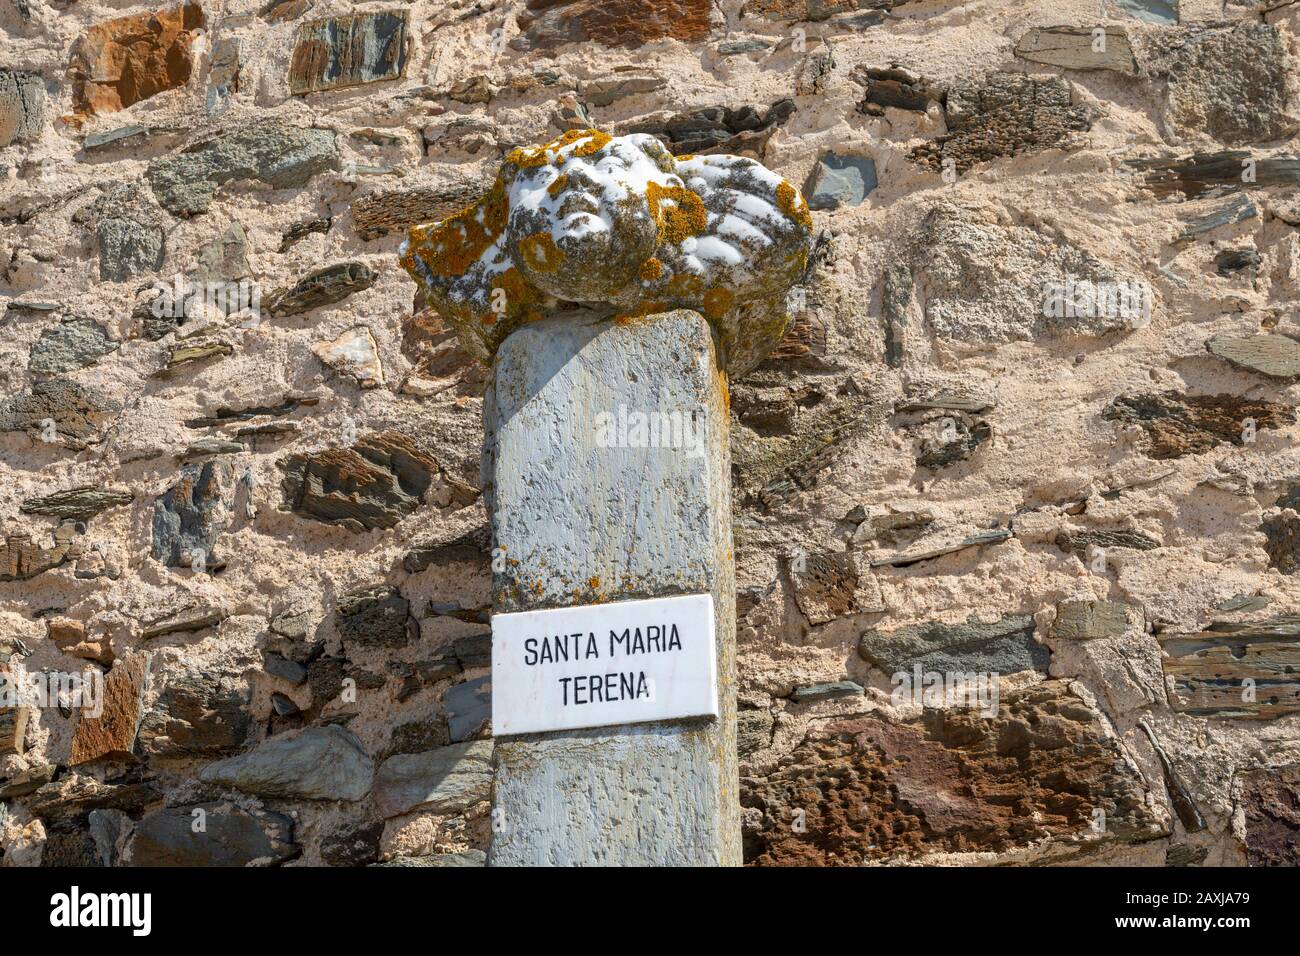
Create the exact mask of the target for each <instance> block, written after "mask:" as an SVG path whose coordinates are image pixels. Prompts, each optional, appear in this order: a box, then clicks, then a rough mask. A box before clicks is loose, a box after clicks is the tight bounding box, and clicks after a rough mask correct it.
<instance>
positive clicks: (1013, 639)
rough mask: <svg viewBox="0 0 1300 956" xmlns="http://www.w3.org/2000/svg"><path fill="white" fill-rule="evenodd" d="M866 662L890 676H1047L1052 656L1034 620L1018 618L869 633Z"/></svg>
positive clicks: (862, 648) (863, 647) (862, 647)
mask: <svg viewBox="0 0 1300 956" xmlns="http://www.w3.org/2000/svg"><path fill="white" fill-rule="evenodd" d="M858 654H859V655H860V656H861V657H862V659H863V660H865V661H867V662H868V663H869V664H871V665H872V666H874V667H878V668H879V669H880V670H882V671H884V672H885V673H886V674H896V673H900V672H902V673H908V674H911V673H912V671H913V668H914V667H915V666H916V665H918V664H919V665H920V666H921V669H922V670H923V671H940V672H948V673H951V672H954V671H961V672H964V673H969V672H971V671H975V672H977V673H986V674H987V673H991V674H1014V673H1016V672H1018V671H1026V670H1036V671H1041V672H1043V673H1046V672H1047V664H1048V660H1049V658H1050V657H1051V652H1050V651H1049V650H1048V649H1047V648H1046V647H1045V646H1043V645H1042V644H1039V643H1037V642H1036V641H1035V640H1034V619H1033V618H1032V617H1030V616H1029V615H1027V614H1026V615H1012V616H1010V617H1004V618H1003V619H1002V620H1000V621H995V622H993V623H991V624H980V623H977V622H974V621H969V620H968V621H967V622H966V623H965V624H940V623H937V622H928V623H925V624H914V625H912V626H910V627H904V628H900V629H898V630H896V631H877V630H871V631H866V632H865V633H864V634H863V635H862V638H861V640H860V641H859V642H858Z"/></svg>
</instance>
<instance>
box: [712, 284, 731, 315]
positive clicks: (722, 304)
mask: <svg viewBox="0 0 1300 956" xmlns="http://www.w3.org/2000/svg"><path fill="white" fill-rule="evenodd" d="M735 298H736V297H735V296H734V295H733V294H732V292H731V290H730V289H728V288H726V287H725V286H720V285H715V286H714V287H713V288H711V289H710V290H709V291H708V292H706V293H704V314H705V315H707V316H708V317H709V318H711V319H716V318H719V317H720V316H722V315H723V314H724V313H726V311H727V310H728V309H730V308H731V305H732V303H733V302H734V301H735Z"/></svg>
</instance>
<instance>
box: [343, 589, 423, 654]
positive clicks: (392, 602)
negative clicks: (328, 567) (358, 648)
mask: <svg viewBox="0 0 1300 956" xmlns="http://www.w3.org/2000/svg"><path fill="white" fill-rule="evenodd" d="M334 625H335V627H337V628H338V632H339V636H340V637H341V638H342V639H343V645H344V646H345V647H348V646H351V645H353V644H359V645H363V646H368V647H375V646H379V647H402V646H404V645H406V644H409V643H410V642H411V641H414V640H417V639H418V638H419V636H420V626H419V624H418V623H417V622H416V620H415V618H413V617H412V616H411V603H410V602H409V601H408V600H407V599H406V598H404V597H403V596H402V592H401V591H399V590H398V589H397V588H395V587H393V586H392V585H387V584H382V585H379V586H377V587H372V588H367V589H365V590H363V591H356V592H354V593H352V594H347V595H344V596H343V597H342V598H340V599H339V604H338V608H337V609H336V611H335V612H334Z"/></svg>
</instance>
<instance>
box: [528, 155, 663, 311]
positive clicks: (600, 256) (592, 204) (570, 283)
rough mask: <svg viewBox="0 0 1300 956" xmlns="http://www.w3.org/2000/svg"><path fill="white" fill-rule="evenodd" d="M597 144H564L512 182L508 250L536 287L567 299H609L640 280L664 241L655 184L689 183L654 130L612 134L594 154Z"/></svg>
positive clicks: (597, 300)
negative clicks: (652, 191)
mask: <svg viewBox="0 0 1300 956" xmlns="http://www.w3.org/2000/svg"><path fill="white" fill-rule="evenodd" d="M596 142H598V140H596V139H588V140H579V141H577V142H574V143H570V144H569V145H567V146H564V147H562V148H561V149H559V150H556V151H555V158H554V159H553V160H552V161H551V162H548V163H547V164H546V165H543V166H533V167H524V168H522V169H520V170H519V172H518V173H517V174H516V175H515V177H514V181H513V183H512V184H511V186H510V192H509V196H510V228H509V238H508V239H507V249H508V250H509V251H510V254H511V257H512V258H513V259H514V260H515V262H516V263H518V265H519V269H520V271H521V272H523V274H524V276H525V277H526V278H527V279H528V280H529V281H530V282H532V283H533V285H535V286H537V287H538V288H539V289H543V290H545V291H546V292H548V293H550V294H551V295H553V296H555V297H556V298H559V299H568V300H571V301H580V302H589V301H595V302H607V301H610V300H611V299H612V298H613V297H614V296H615V295H616V294H617V293H618V291H619V290H620V289H622V288H623V287H624V286H626V285H627V284H628V283H630V282H632V281H633V280H635V278H636V276H637V270H638V269H639V268H640V265H641V263H642V262H644V261H645V260H646V259H648V258H650V256H651V255H652V254H653V252H654V249H655V246H656V245H657V244H658V227H657V224H656V223H655V220H654V218H653V217H652V216H651V212H650V204H649V200H648V199H647V197H646V191H647V189H648V188H649V186H650V184H651V183H656V184H658V185H660V186H676V187H681V186H682V181H681V179H680V178H679V177H678V176H676V175H675V174H674V173H673V172H671V170H672V157H671V156H670V155H669V154H668V152H667V150H665V149H664V147H663V145H662V144H661V143H660V142H659V141H658V140H657V139H655V138H654V137H653V136H646V135H638V136H625V137H620V138H618V139H610V140H608V141H607V142H605V143H604V145H602V146H600V148H599V149H597V150H596V151H595V152H589V151H588V149H589V148H590V146H591V145H593V144H594V143H596ZM557 252H558V254H557Z"/></svg>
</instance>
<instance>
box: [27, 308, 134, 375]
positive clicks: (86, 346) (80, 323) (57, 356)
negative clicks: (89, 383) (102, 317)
mask: <svg viewBox="0 0 1300 956" xmlns="http://www.w3.org/2000/svg"><path fill="white" fill-rule="evenodd" d="M120 345H121V343H120V342H117V341H114V340H113V339H112V338H110V337H109V334H108V332H107V331H106V330H105V329H104V327H103V326H102V325H100V324H99V323H98V322H96V321H94V320H93V319H72V320H70V321H67V322H60V323H59V324H58V325H55V326H51V327H50V328H48V329H46V330H45V331H43V332H42V333H41V337H40V338H38V339H37V340H36V341H35V342H33V343H32V348H31V353H30V358H29V360H28V363H27V367H28V369H30V370H31V371H32V372H36V373H40V374H46V375H48V374H54V373H58V372H72V371H75V370H76V369H79V368H85V367H86V366H87V365H93V364H95V362H97V361H99V359H100V358H101V357H103V356H105V355H107V354H109V353H110V352H113V351H116V350H117V348H118V347H119V346H120Z"/></svg>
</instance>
